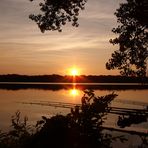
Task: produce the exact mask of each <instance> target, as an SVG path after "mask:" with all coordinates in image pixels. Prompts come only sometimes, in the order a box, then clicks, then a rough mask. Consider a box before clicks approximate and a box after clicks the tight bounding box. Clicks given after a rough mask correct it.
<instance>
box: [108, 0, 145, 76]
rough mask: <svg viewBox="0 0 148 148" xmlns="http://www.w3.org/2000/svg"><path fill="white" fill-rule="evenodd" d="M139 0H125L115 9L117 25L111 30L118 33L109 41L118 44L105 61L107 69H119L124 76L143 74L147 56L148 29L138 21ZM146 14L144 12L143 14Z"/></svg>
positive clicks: (140, 2) (141, 3)
mask: <svg viewBox="0 0 148 148" xmlns="http://www.w3.org/2000/svg"><path fill="white" fill-rule="evenodd" d="M143 6H144V5H143V1H141V0H127V3H124V4H121V5H120V8H119V9H117V10H116V12H115V15H116V17H117V22H118V23H119V25H118V27H116V28H113V30H112V32H113V33H115V34H119V36H118V37H117V38H115V39H111V40H110V43H111V44H113V45H115V44H119V49H118V50H116V51H114V53H112V57H111V59H109V61H108V62H107V63H106V68H107V69H109V70H110V69H115V68H117V69H118V70H120V73H121V74H122V75H126V76H132V75H134V76H145V75H146V64H147V57H148V30H147V24H146V23H144V22H143V21H139V18H140V16H139V15H140V14H141V13H140V12H139V10H142V7H143ZM145 15H146V14H145Z"/></svg>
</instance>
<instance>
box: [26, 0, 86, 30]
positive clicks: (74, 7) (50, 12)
mask: <svg viewBox="0 0 148 148" xmlns="http://www.w3.org/2000/svg"><path fill="white" fill-rule="evenodd" d="M30 1H33V0H30ZM86 1H87V0H44V1H43V2H41V3H40V4H39V6H40V11H41V13H40V14H38V15H34V14H31V15H30V16H29V17H30V19H32V20H33V21H35V22H36V23H37V25H38V27H39V28H40V30H41V32H45V31H47V30H52V31H54V30H58V31H59V32H61V31H62V26H64V25H65V24H66V23H67V22H71V23H72V25H73V26H75V27H78V26H79V24H78V15H79V11H80V10H83V9H84V5H85V3H86Z"/></svg>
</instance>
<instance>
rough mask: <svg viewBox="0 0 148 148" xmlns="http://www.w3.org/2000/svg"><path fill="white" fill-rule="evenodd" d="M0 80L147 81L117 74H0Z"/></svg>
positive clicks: (147, 78) (146, 80) (143, 78)
mask: <svg viewBox="0 0 148 148" xmlns="http://www.w3.org/2000/svg"><path fill="white" fill-rule="evenodd" d="M0 82H52V83H72V82H76V83H148V77H142V78H141V77H125V76H119V75H116V76H115V75H114V76H113V75H99V76H97V75H88V76H86V75H81V76H75V77H73V76H61V75H57V74H53V75H31V76H28V75H18V74H8V75H0Z"/></svg>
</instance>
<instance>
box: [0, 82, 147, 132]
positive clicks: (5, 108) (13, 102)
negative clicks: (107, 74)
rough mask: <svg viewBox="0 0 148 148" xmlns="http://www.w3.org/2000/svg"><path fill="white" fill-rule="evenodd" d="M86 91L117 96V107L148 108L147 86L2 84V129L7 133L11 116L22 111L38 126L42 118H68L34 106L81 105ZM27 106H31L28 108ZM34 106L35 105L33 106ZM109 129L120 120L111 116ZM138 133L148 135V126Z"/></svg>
mask: <svg viewBox="0 0 148 148" xmlns="http://www.w3.org/2000/svg"><path fill="white" fill-rule="evenodd" d="M85 89H93V90H94V93H95V94H96V96H102V95H107V94H110V93H112V92H114V93H116V94H118V96H117V98H116V99H115V100H114V101H113V102H112V104H111V105H112V106H115V107H127V108H141V109H142V108H145V107H146V106H148V85H140V84H132V83H122V84H119V83H118V84H115V83H111V84H108V83H84V84H82V83H81V84H80V83H79V84H71V83H66V84H64V83H0V121H1V122H0V129H3V130H7V129H8V127H10V124H11V116H12V115H14V114H15V112H16V111H17V110H19V111H20V112H21V114H22V117H23V116H25V115H26V116H27V117H28V118H29V122H30V123H35V122H36V121H37V120H39V119H41V116H49V117H50V116H52V115H56V114H57V113H58V114H60V113H61V114H66V113H68V112H69V111H70V109H66V108H59V107H53V106H46V105H45V106H43V105H37V104H35V103H39V102H40V103H44V104H46V103H48V102H63V103H74V104H78V103H81V97H82V96H83V94H84V92H83V91H84V90H85ZM27 103H28V104H27ZM33 103H34V104H33ZM111 118H112V119H113V120H109V121H108V122H107V123H106V125H107V126H108V125H111V126H116V123H115V121H116V120H117V116H116V117H114V116H113V115H112V116H111ZM130 128H132V129H136V130H142V131H146V132H147V131H148V124H147V123H142V124H140V125H133V126H132V127H130Z"/></svg>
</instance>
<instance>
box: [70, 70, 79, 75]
mask: <svg viewBox="0 0 148 148" xmlns="http://www.w3.org/2000/svg"><path fill="white" fill-rule="evenodd" d="M69 74H70V75H72V76H77V75H79V70H78V69H77V68H71V69H70V70H69Z"/></svg>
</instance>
